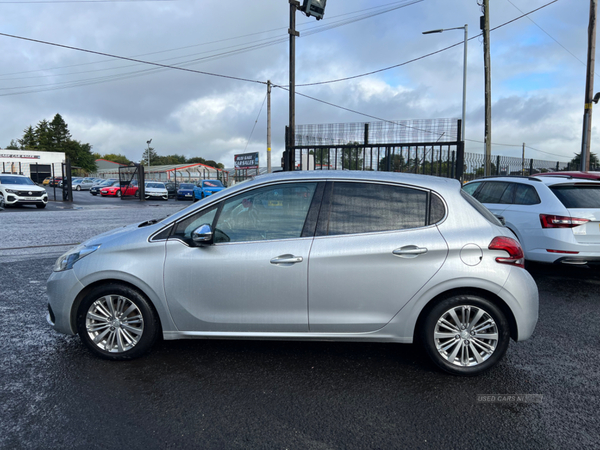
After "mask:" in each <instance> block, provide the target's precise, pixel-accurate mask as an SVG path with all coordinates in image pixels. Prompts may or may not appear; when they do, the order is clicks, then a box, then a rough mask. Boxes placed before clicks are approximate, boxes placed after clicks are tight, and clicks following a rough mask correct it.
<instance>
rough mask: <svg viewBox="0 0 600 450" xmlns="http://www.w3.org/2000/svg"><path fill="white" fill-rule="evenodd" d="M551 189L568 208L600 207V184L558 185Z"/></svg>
mask: <svg viewBox="0 0 600 450" xmlns="http://www.w3.org/2000/svg"><path fill="white" fill-rule="evenodd" d="M550 190H551V191H552V192H554V195H556V197H558V199H559V200H560V201H561V203H562V204H563V205H565V207H566V208H600V184H594V185H589V184H588V185H585V184H575V185H557V186H550Z"/></svg>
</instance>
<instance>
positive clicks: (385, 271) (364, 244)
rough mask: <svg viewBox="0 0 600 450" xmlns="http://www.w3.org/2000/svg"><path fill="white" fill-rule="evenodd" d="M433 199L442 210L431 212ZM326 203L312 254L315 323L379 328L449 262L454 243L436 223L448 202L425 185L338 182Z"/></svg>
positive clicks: (346, 329)
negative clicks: (450, 247)
mask: <svg viewBox="0 0 600 450" xmlns="http://www.w3.org/2000/svg"><path fill="white" fill-rule="evenodd" d="M432 198H433V200H431V199H432ZM434 202H436V203H437V205H438V208H437V211H438V212H437V213H435V214H428V213H427V211H428V205H429V208H431V205H432V204H433V203H434ZM326 203H329V204H330V207H329V211H327V210H325V211H324V209H323V208H326ZM323 204H324V206H323V208H322V209H321V213H320V215H319V217H320V219H319V225H318V227H317V237H315V240H314V242H313V246H312V250H311V253H310V265H309V294H308V295H309V329H310V331H311V332H321V333H364V332H370V331H375V330H378V329H380V328H382V327H383V326H385V324H387V323H388V322H389V321H390V320H391V319H392V318H393V317H394V315H396V314H397V313H398V311H400V310H401V308H402V307H403V306H404V305H405V304H406V303H407V302H408V301H409V300H410V299H411V298H412V297H413V296H414V295H415V294H416V293H417V292H418V291H419V289H421V288H422V287H423V286H424V285H425V284H426V283H427V281H428V280H429V279H431V277H433V275H435V273H436V272H437V271H438V270H439V269H440V267H441V266H442V264H443V263H444V261H445V259H446V256H447V254H448V247H447V244H446V241H445V240H444V239H443V237H442V236H441V234H440V232H439V231H438V229H437V227H436V226H435V225H434V223H435V222H436V221H439V220H441V219H442V218H443V215H444V214H443V206H441V209H440V207H439V205H443V204H442V202H441V201H440V200H439V198H438V197H436V196H434V195H433V194H430V193H429V192H428V191H425V190H421V189H413V188H410V187H404V186H396V185H385V184H374V183H373V184H371V183H353V182H335V184H334V185H333V187H332V188H331V189H329V188H328V189H327V190H326V195H325V198H324V201H323ZM440 210H441V211H442V213H441V214H440V213H439V211H440ZM323 217H329V220H328V221H325V220H323V219H322V218H323ZM430 224H431V225H430Z"/></svg>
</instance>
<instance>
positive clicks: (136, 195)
mask: <svg viewBox="0 0 600 450" xmlns="http://www.w3.org/2000/svg"><path fill="white" fill-rule="evenodd" d="M133 195H134V197H135V198H140V191H139V190H137V191H135V194H133Z"/></svg>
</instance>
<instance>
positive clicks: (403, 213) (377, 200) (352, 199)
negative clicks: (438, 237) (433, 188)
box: [327, 182, 444, 236]
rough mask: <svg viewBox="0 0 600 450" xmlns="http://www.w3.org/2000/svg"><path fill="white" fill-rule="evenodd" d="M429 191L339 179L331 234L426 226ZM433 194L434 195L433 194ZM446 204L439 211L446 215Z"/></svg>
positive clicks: (436, 208)
mask: <svg viewBox="0 0 600 450" xmlns="http://www.w3.org/2000/svg"><path fill="white" fill-rule="evenodd" d="M428 196H429V194H428V192H427V191H422V190H418V189H412V188H407V187H402V186H391V185H385V184H374V183H347V182H335V183H334V185H333V198H332V202H331V210H330V215H329V228H328V232H327V234H328V235H330V236H331V235H340V234H355V233H372V232H378V231H391V230H401V229H406V228H417V227H423V226H425V225H426V221H427V206H428V205H427V204H428ZM432 197H433V196H432ZM443 208H444V206H443V203H442V202H441V200H439V198H438V199H437V200H436V207H435V211H436V212H435V214H436V215H437V216H438V217H439V216H440V214H441V216H442V218H443V215H444V213H443V212H441V211H443Z"/></svg>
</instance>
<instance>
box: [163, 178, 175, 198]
mask: <svg viewBox="0 0 600 450" xmlns="http://www.w3.org/2000/svg"><path fill="white" fill-rule="evenodd" d="M165 187H166V188H167V192H168V195H169V198H175V197H177V185H176V184H175V183H173V182H172V181H167V182H166V183H165Z"/></svg>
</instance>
